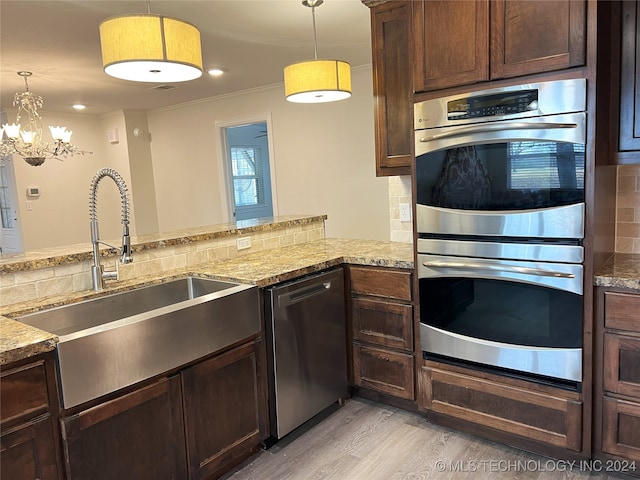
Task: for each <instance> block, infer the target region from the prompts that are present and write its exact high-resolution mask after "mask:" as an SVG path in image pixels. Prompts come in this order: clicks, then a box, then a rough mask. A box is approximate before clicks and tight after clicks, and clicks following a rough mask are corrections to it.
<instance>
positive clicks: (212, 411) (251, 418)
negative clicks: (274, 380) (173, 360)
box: [182, 342, 266, 480]
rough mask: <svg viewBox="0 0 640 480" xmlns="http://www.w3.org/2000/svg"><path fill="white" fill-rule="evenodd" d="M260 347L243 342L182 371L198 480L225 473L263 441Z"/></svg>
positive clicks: (191, 459)
mask: <svg viewBox="0 0 640 480" xmlns="http://www.w3.org/2000/svg"><path fill="white" fill-rule="evenodd" d="M258 345H259V343H258V342H252V343H249V344H246V345H243V346H241V347H238V348H236V349H234V350H231V351H230V352H227V353H224V354H222V355H219V356H217V357H214V358H212V359H210V360H206V361H204V362H202V363H199V364H197V365H195V366H193V367H190V368H188V369H186V370H184V371H183V372H182V388H183V398H184V418H185V431H186V438H187V455H188V459H189V460H188V461H189V478H190V479H192V480H194V479H204V478H209V477H211V476H213V475H214V474H215V475H218V474H220V473H223V472H224V471H225V470H226V469H228V468H230V467H231V466H233V465H235V464H236V463H238V462H239V461H241V460H242V459H244V458H245V457H246V456H247V455H248V454H249V453H251V452H252V451H254V450H255V449H256V447H257V446H258V444H259V443H260V405H259V402H260V385H261V383H260V379H259V374H258ZM265 407H266V405H265Z"/></svg>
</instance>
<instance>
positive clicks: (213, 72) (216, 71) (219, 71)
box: [207, 68, 224, 77]
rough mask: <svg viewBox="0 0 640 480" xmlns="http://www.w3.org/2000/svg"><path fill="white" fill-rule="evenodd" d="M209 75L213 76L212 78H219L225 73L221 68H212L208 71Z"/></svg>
mask: <svg viewBox="0 0 640 480" xmlns="http://www.w3.org/2000/svg"><path fill="white" fill-rule="evenodd" d="M207 73H208V74H209V75H211V76H212V77H219V76H220V75H222V74H223V73H224V71H223V70H222V69H220V68H211V69H209V70H207Z"/></svg>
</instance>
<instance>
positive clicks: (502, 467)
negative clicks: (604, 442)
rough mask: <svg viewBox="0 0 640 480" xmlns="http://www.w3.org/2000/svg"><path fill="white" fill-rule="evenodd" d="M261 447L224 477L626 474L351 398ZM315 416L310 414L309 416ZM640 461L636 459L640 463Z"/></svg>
mask: <svg viewBox="0 0 640 480" xmlns="http://www.w3.org/2000/svg"><path fill="white" fill-rule="evenodd" d="M324 417H325V418H323V419H321V421H317V422H315V423H316V424H315V425H311V426H307V425H305V426H303V427H302V428H301V429H299V430H297V431H295V432H293V433H292V434H290V435H289V436H287V437H285V438H284V439H283V440H281V441H280V442H279V443H277V444H276V445H275V446H273V447H271V448H270V449H269V450H267V451H262V452H260V454H259V455H258V456H256V457H253V458H252V459H251V460H250V461H249V462H248V463H246V464H244V465H243V466H242V467H241V468H240V469H239V470H237V471H236V472H235V473H231V474H229V475H227V476H226V477H225V479H226V480H325V479H335V480H400V479H407V480H408V479H411V480H420V479H438V480H440V479H456V480H458V479H474V480H476V479H492V480H493V479H509V480H513V479H527V480H529V479H531V480H533V479H537V480H550V479H553V480H555V479H570V480H582V479H597V480H606V479H626V480H629V479H630V478H632V477H629V476H626V475H621V474H606V473H594V472H593V471H591V472H589V471H586V468H587V467H590V468H591V469H592V470H594V469H604V468H605V465H604V464H602V465H601V464H599V463H597V462H595V463H594V462H593V461H592V462H590V463H586V462H585V464H583V465H582V468H580V464H578V463H576V465H573V468H571V467H572V466H571V465H570V464H569V462H561V461H555V460H549V459H548V458H544V457H538V456H536V455H532V454H529V453H526V452H523V451H521V450H517V449H513V448H509V447H505V446H503V445H499V444H495V443H492V442H488V441H484V440H481V439H479V438H477V437H474V436H471V435H467V434H465V433H461V432H456V431H453V430H449V429H447V428H444V427H440V426H438V425H433V424H431V423H429V422H427V421H426V420H425V419H424V418H423V417H421V416H420V415H416V414H413V413H409V412H405V411H403V410H399V409H396V408H393V407H389V406H385V405H380V404H377V403H374V402H370V401H368V400H364V399H361V398H353V399H351V400H349V401H348V402H346V404H345V405H343V406H342V407H339V408H338V407H337V406H336V408H335V409H333V412H330V413H327V414H325V415H324ZM312 422H313V421H312ZM639 467H640V466H639Z"/></svg>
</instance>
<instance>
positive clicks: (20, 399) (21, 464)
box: [0, 353, 61, 480]
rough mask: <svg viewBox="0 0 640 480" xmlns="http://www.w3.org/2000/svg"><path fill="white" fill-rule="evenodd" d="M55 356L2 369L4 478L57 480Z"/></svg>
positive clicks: (0, 456)
mask: <svg viewBox="0 0 640 480" xmlns="http://www.w3.org/2000/svg"><path fill="white" fill-rule="evenodd" d="M53 362H54V358H53V354H52V353H49V354H45V355H41V356H38V357H33V358H31V359H29V360H27V361H26V363H25V362H20V363H16V364H12V365H6V366H3V367H2V373H1V374H0V427H1V430H2V432H1V434H0V478H3V479H4V478H7V479H9V478H10V479H12V480H33V479H35V478H38V479H41V480H57V479H59V478H61V477H60V475H59V474H60V472H61V468H59V462H58V449H57V448H56V445H57V443H56V440H55V439H56V435H57V429H56V428H57V427H56V424H55V419H56V418H57V417H56V412H57V405H58V401H57V393H56V389H55V373H54V366H53Z"/></svg>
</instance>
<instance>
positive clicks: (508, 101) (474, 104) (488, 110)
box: [447, 89, 538, 120]
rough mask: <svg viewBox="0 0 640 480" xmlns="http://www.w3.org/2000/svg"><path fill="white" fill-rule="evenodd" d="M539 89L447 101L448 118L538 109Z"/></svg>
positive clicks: (484, 115)
mask: <svg viewBox="0 0 640 480" xmlns="http://www.w3.org/2000/svg"><path fill="white" fill-rule="evenodd" d="M537 103H538V90H537V89H535V90H522V91H519V92H504V93H498V94H493V95H480V96H473V97H464V98H458V99H456V100H451V101H449V102H447V118H448V119H449V120H462V119H467V118H482V117H494V116H503V115H510V114H515V113H521V112H527V111H529V110H535V109H537Z"/></svg>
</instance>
